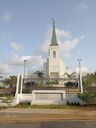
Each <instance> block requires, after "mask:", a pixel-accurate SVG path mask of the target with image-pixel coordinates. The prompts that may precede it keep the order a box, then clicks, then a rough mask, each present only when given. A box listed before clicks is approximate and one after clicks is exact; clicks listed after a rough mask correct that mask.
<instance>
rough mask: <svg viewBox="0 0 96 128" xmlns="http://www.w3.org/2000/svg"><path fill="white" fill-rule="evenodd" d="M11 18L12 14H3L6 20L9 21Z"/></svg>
mask: <svg viewBox="0 0 96 128" xmlns="http://www.w3.org/2000/svg"><path fill="white" fill-rule="evenodd" d="M11 18H12V15H11V14H5V15H4V16H3V19H4V20H6V21H9V20H10V19H11Z"/></svg>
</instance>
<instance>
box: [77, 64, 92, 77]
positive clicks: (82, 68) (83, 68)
mask: <svg viewBox="0 0 96 128" xmlns="http://www.w3.org/2000/svg"><path fill="white" fill-rule="evenodd" d="M76 72H77V73H78V72H79V67H77V68H76ZM81 72H82V75H86V74H87V73H88V72H90V71H89V70H88V68H87V67H85V66H82V67H81Z"/></svg>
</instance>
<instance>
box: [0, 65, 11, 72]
mask: <svg viewBox="0 0 96 128" xmlns="http://www.w3.org/2000/svg"><path fill="white" fill-rule="evenodd" d="M11 71H13V68H12V67H10V66H9V65H8V64H2V65H0V74H8V73H10V72H11Z"/></svg>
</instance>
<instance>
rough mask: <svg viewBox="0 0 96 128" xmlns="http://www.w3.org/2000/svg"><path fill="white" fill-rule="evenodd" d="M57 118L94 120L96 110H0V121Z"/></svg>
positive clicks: (49, 119) (28, 121)
mask: <svg viewBox="0 0 96 128" xmlns="http://www.w3.org/2000/svg"><path fill="white" fill-rule="evenodd" d="M58 120H79V121H80V120H89V121H96V110H95V109H92V110H91V109H30V108H27V109H24V108H9V109H3V110H1V111H0V122H1V123H5V122H6V123H24V122H25V123H31V122H37V121H38V122H46V121H58Z"/></svg>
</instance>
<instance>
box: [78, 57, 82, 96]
mask: <svg viewBox="0 0 96 128" xmlns="http://www.w3.org/2000/svg"><path fill="white" fill-rule="evenodd" d="M78 62H79V81H78V84H79V91H80V92H81V93H83V86H82V73H81V59H78Z"/></svg>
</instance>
